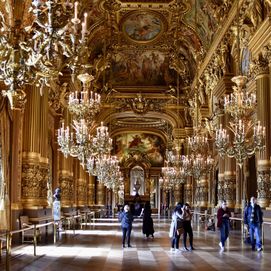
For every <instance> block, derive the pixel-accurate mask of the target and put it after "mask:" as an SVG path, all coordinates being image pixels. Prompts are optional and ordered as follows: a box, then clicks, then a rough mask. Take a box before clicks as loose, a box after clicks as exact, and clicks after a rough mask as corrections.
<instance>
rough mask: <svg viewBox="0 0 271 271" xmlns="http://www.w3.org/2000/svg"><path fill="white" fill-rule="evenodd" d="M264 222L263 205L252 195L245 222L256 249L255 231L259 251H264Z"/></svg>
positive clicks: (246, 210) (252, 245) (253, 247)
mask: <svg viewBox="0 0 271 271" xmlns="http://www.w3.org/2000/svg"><path fill="white" fill-rule="evenodd" d="M262 223H263V213H262V210H261V207H260V206H259V205H258V204H257V200H256V198H255V197H251V199H250V205H248V206H247V208H246V209H245V215H244V224H245V226H246V227H247V228H249V235H250V242H251V248H252V250H255V240H254V233H255V237H256V248H257V251H262Z"/></svg>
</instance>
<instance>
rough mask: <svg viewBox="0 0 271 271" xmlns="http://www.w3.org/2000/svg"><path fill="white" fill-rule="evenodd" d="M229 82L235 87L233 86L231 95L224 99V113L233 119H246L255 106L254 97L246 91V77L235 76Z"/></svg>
mask: <svg viewBox="0 0 271 271" xmlns="http://www.w3.org/2000/svg"><path fill="white" fill-rule="evenodd" d="M231 80H232V81H233V82H234V83H235V84H236V85H237V86H233V93H231V94H230V95H227V96H225V98H224V108H225V111H226V112H228V113H230V115H231V116H232V117H233V118H240V117H246V116H248V114H249V113H250V112H251V111H253V110H254V108H255V106H256V103H257V102H256V95H255V93H248V92H247V91H246V89H245V84H246V82H247V77H246V76H241V75H239V76H235V77H233V78H232V79H231Z"/></svg>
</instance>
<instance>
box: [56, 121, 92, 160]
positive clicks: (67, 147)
mask: <svg viewBox="0 0 271 271" xmlns="http://www.w3.org/2000/svg"><path fill="white" fill-rule="evenodd" d="M72 128H73V130H74V132H72V131H73V130H70V127H69V126H67V128H66V129H64V123H62V127H61V128H59V129H58V136H57V142H58V145H59V146H60V151H61V152H62V153H63V154H64V156H65V157H66V158H67V157H68V155H70V156H72V157H77V158H78V159H79V161H80V162H81V164H82V165H84V164H85V158H86V157H87V156H88V155H89V152H91V137H90V135H89V133H88V127H87V124H86V122H85V120H84V119H81V120H80V121H76V120H74V121H73V125H72Z"/></svg>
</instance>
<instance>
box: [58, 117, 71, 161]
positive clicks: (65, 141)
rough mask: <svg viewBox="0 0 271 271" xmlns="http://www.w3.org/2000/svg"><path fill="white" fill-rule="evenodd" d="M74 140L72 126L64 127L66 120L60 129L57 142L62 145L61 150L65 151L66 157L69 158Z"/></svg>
mask: <svg viewBox="0 0 271 271" xmlns="http://www.w3.org/2000/svg"><path fill="white" fill-rule="evenodd" d="M71 142H72V135H71V134H70V128H69V126H67V128H64V122H63V123H62V126H61V127H60V128H59V129H58V135H57V143H58V145H59V146H60V151H61V152H62V153H63V155H64V157H65V158H67V157H68V155H69V154H70V147H71Z"/></svg>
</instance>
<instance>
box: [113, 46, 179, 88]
mask: <svg viewBox="0 0 271 271" xmlns="http://www.w3.org/2000/svg"><path fill="white" fill-rule="evenodd" d="M112 72H113V79H112V83H113V84H114V85H120V86H125V85H126V86H127V85H136V86H142V85H143V86H151V85H164V86H168V85H170V84H174V83H175V82H176V72H174V70H172V69H170V68H169V57H168V56H167V55H166V54H164V53H163V52H159V51H154V50H153V51H123V52H119V53H117V54H115V55H114V57H113V59H112Z"/></svg>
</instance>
